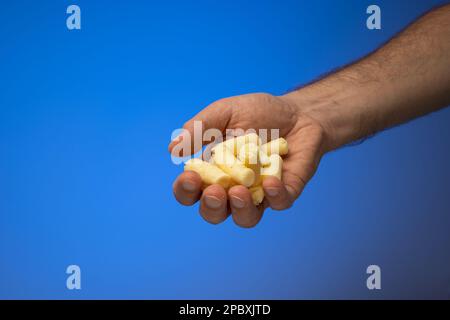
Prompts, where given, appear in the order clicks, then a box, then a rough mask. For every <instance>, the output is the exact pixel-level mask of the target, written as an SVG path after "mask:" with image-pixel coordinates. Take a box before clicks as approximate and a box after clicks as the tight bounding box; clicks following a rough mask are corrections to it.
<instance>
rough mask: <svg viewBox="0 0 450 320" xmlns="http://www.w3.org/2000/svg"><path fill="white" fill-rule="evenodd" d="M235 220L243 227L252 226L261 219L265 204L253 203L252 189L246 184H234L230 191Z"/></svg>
mask: <svg viewBox="0 0 450 320" xmlns="http://www.w3.org/2000/svg"><path fill="white" fill-rule="evenodd" d="M228 197H229V199H230V206H231V210H232V216H233V221H234V222H235V223H236V225H238V226H240V227H242V228H252V227H254V226H256V225H257V224H258V223H259V221H260V220H261V217H262V214H263V211H264V206H263V205H262V206H258V207H256V206H255V205H254V204H253V200H252V197H251V193H250V191H249V190H248V189H247V188H246V187H244V186H234V187H232V188H231V189H230V190H229V191H228Z"/></svg>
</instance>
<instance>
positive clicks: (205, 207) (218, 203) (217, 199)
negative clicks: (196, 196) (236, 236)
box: [200, 184, 229, 224]
mask: <svg viewBox="0 0 450 320" xmlns="http://www.w3.org/2000/svg"><path fill="white" fill-rule="evenodd" d="M200 214H201V216H202V217H203V218H204V219H205V220H206V221H208V222H209V223H212V224H218V223H221V222H223V221H224V220H226V218H227V217H228V215H229V210H228V206H227V192H226V191H225V189H224V188H223V187H222V186H220V185H217V184H214V185H211V186H208V187H207V188H206V189H205V190H203V194H202V196H201V200H200Z"/></svg>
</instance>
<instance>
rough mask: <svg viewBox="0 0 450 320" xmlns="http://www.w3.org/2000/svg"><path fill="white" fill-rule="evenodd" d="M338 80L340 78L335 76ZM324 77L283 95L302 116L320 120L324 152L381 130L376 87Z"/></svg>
mask: <svg viewBox="0 0 450 320" xmlns="http://www.w3.org/2000/svg"><path fill="white" fill-rule="evenodd" d="M336 80H337V79H336ZM336 80H334V79H333V81H330V79H325V80H322V81H320V82H317V83H313V84H311V85H309V86H306V87H304V88H301V89H299V90H296V91H292V92H289V93H287V94H285V95H283V96H282V97H283V98H284V99H286V100H288V101H289V102H291V103H292V104H294V105H295V108H296V109H297V112H298V115H299V117H309V118H312V119H314V120H315V121H317V122H318V123H319V124H320V125H321V127H322V128H323V130H324V136H325V141H324V152H328V151H331V150H334V149H337V148H339V147H341V146H343V145H345V144H347V143H350V142H352V141H355V140H358V139H361V138H363V137H366V136H368V135H371V134H373V133H375V132H376V131H378V128H379V127H382V126H381V125H380V122H381V121H380V117H379V116H378V115H377V110H379V108H378V107H377V104H379V100H380V98H379V97H377V92H378V90H377V88H375V87H369V86H367V85H365V84H363V85H360V84H355V83H350V82H351V81H348V80H347V81H346V80H344V79H343V80H342V81H336Z"/></svg>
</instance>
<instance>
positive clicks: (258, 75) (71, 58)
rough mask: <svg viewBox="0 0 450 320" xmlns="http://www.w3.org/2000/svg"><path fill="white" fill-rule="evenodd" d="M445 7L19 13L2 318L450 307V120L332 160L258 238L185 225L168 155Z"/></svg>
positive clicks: (23, 5)
mask: <svg viewBox="0 0 450 320" xmlns="http://www.w3.org/2000/svg"><path fill="white" fill-rule="evenodd" d="M443 2H444V1H438V0H427V1H425V0H423V1H419V0H396V1H388V0H376V1H363V0H360V1H357V0H349V1H344V0H342V1H330V0H328V1H327V0H320V1H302V0H297V1H287V0H285V1H275V0H272V1H269V0H258V1H256V0H255V1H250V0H248V1H247V0H246V1H176V0H174V1H88V0H76V1H73V2H69V1H44V0H39V1H2V2H1V4H0V298H3V299H10V298H38V299H47V298H50V299H56V298H58V299H93V298H104V299H107V298H125V299H134V298H136V299H154V298H157V299H164V298H175V299H200V298H204V299H214V298H224V299H259V298H264V299H298V298H312V299H320V298H351V299H352V298H369V299H379V298H449V297H450V232H449V230H450V210H449V209H450V197H449V181H450V171H449V169H448V165H449V163H450V153H449V150H450V140H449V137H450V126H449V125H448V124H449V122H450V110H448V109H447V110H442V111H440V112H437V113H434V114H431V115H429V116H427V117H424V118H421V119H418V120H416V121H413V122H410V123H408V124H406V125H403V126H400V127H396V128H393V129H391V130H388V131H386V132H383V133H380V134H378V135H377V136H375V137H373V138H371V139H369V140H367V141H365V142H364V143H363V144H361V145H359V146H354V147H346V148H343V149H340V150H338V151H335V152H333V153H331V154H328V155H326V156H325V157H324V159H323V160H322V163H321V165H320V168H319V170H318V171H317V174H316V176H315V177H314V178H313V180H312V181H311V182H310V184H309V185H308V186H307V188H306V189H305V191H304V193H303V195H302V196H301V198H300V199H299V200H298V201H297V202H296V203H295V205H294V206H293V207H292V208H290V209H289V210H286V211H283V212H275V211H271V210H268V211H267V212H266V213H265V216H264V218H263V220H262V221H261V223H260V224H259V225H258V226H257V227H256V228H253V229H242V228H239V227H237V226H235V225H234V223H233V222H232V220H231V219H229V220H228V221H226V222H225V223H223V224H221V225H210V224H208V223H206V222H205V221H203V219H202V218H201V217H200V216H199V215H198V213H197V210H198V208H197V206H194V207H182V206H181V205H179V204H178V203H177V202H176V201H175V199H174V198H173V195H172V189H171V188H172V182H173V180H174V179H175V177H176V176H177V175H178V174H179V173H180V172H181V171H182V167H181V166H176V165H174V164H173V163H172V162H171V159H170V155H169V153H168V151H167V145H168V143H169V141H170V136H171V133H172V131H173V130H174V129H176V128H179V127H181V126H182V124H183V123H184V121H186V120H188V119H189V118H190V117H192V116H193V115H194V114H196V113H197V112H198V111H200V110H201V109H202V108H203V107H205V106H206V105H208V104H209V103H211V102H213V101H214V100H216V99H219V98H222V97H227V96H231V95H237V94H243V93H250V92H269V93H272V94H282V93H284V92H285V91H287V90H289V89H291V88H293V87H296V86H297V85H300V84H302V83H306V82H308V81H311V80H312V79H314V78H316V77H318V76H320V75H321V74H323V73H325V72H327V71H330V70H332V69H333V68H336V67H339V66H342V65H344V64H347V63H350V62H351V61H353V60H355V59H357V58H359V57H361V56H363V55H365V54H368V53H369V52H371V51H372V50H374V49H375V48H377V47H378V46H379V45H381V44H382V43H384V42H385V41H386V40H388V39H389V38H390V37H392V36H393V35H395V34H396V33H397V32H399V31H400V30H402V29H403V28H404V27H405V26H406V25H407V24H408V23H410V22H412V21H413V20H414V19H416V18H417V17H419V16H420V15H421V14H423V13H425V12H427V11H428V10H430V9H431V8H433V7H434V6H436V5H438V4H442V3H443ZM71 4H76V5H78V6H79V7H80V8H81V30H68V28H67V27H66V18H67V17H68V14H66V9H67V7H68V6H69V5H71ZM371 4H377V5H379V6H380V8H381V10H382V29H381V30H368V29H367V28H366V19H367V17H368V15H367V14H366V8H367V7H368V6H369V5H371ZM72 264H75V265H78V266H80V268H81V285H82V287H81V290H68V289H67V288H66V279H67V277H68V275H67V274H66V268H67V266H69V265H72ZM372 264H376V265H379V266H380V267H381V271H382V278H381V279H382V280H381V281H382V289H381V290H368V289H367V287H366V279H367V277H368V275H367V274H366V268H367V266H369V265H372Z"/></svg>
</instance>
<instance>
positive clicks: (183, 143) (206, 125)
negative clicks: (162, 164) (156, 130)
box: [169, 99, 232, 157]
mask: <svg viewBox="0 0 450 320" xmlns="http://www.w3.org/2000/svg"><path fill="white" fill-rule="evenodd" d="M231 115H232V109H231V103H229V99H222V100H219V101H216V102H214V103H212V104H210V105H209V106H207V107H206V108H205V109H203V110H202V111H200V112H199V113H198V114H197V115H195V116H194V117H193V118H192V119H190V120H188V121H187V122H186V123H185V124H184V125H183V131H182V133H181V134H179V135H178V136H177V137H176V138H175V139H173V140H172V142H171V143H170V144H169V152H170V153H172V154H173V155H174V156H183V157H184V156H188V155H191V154H194V153H196V152H198V151H200V149H201V148H202V146H203V145H205V144H209V143H211V142H212V141H209V139H210V138H211V137H205V140H204V139H203V133H204V132H205V131H206V130H214V129H215V130H217V131H216V133H215V134H214V132H211V133H212V134H211V136H217V135H222V136H223V134H224V133H225V130H226V128H227V125H228V123H229V122H230V119H231Z"/></svg>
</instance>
